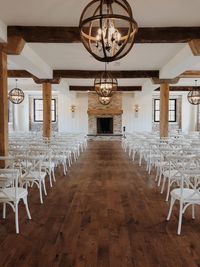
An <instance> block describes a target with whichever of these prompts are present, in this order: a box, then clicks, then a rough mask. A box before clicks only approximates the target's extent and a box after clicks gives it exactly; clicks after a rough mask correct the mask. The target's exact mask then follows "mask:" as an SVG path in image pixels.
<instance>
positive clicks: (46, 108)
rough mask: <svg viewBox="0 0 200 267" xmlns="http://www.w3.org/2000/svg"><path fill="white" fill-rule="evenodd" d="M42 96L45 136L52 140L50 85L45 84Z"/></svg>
mask: <svg viewBox="0 0 200 267" xmlns="http://www.w3.org/2000/svg"><path fill="white" fill-rule="evenodd" d="M42 95H43V136H44V137H47V138H50V137H51V132H52V123H51V98H52V86H51V84H50V83H43V85H42Z"/></svg>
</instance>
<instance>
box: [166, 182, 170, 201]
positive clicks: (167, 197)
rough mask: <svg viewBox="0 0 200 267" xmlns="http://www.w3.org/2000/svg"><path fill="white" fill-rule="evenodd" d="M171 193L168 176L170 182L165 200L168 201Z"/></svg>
mask: <svg viewBox="0 0 200 267" xmlns="http://www.w3.org/2000/svg"><path fill="white" fill-rule="evenodd" d="M169 193H170V179H169V178H168V183H167V196H166V199H165V201H168V199H169Z"/></svg>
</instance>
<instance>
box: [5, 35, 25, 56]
mask: <svg viewBox="0 0 200 267" xmlns="http://www.w3.org/2000/svg"><path fill="white" fill-rule="evenodd" d="M24 46H25V41H24V39H23V38H22V37H21V36H15V35H12V36H9V37H8V41H7V43H0V49H1V50H2V51H4V52H5V53H6V54H7V55H20V54H21V52H22V50H23V48H24Z"/></svg>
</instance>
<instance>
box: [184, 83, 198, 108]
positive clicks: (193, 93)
mask: <svg viewBox="0 0 200 267" xmlns="http://www.w3.org/2000/svg"><path fill="white" fill-rule="evenodd" d="M187 99H188V101H189V103H190V104H192V105H198V104H200V87H199V86H197V80H195V87H194V88H193V89H191V90H190V91H189V93H188V95H187Z"/></svg>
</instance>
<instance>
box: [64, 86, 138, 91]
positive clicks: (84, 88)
mask: <svg viewBox="0 0 200 267" xmlns="http://www.w3.org/2000/svg"><path fill="white" fill-rule="evenodd" d="M69 90H70V91H83V92H86V91H91V92H92V91H94V86H70V87H69ZM117 91H118V92H134V91H142V86H118V87H117Z"/></svg>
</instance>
